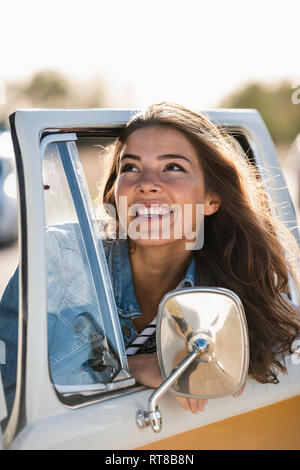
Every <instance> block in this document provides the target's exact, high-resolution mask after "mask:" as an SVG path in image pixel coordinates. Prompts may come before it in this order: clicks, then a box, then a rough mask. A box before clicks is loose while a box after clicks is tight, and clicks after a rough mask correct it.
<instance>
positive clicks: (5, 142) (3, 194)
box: [0, 130, 18, 246]
mask: <svg viewBox="0 0 300 470" xmlns="http://www.w3.org/2000/svg"><path fill="white" fill-rule="evenodd" d="M17 236H18V213H17V188H16V172H15V164H14V152H13V145H12V140H11V136H10V132H8V131H5V130H3V131H2V132H1V131H0V246H3V245H7V244H9V243H12V242H14V241H16V239H17Z"/></svg>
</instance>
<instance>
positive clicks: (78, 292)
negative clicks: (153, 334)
mask: <svg viewBox="0 0 300 470" xmlns="http://www.w3.org/2000/svg"><path fill="white" fill-rule="evenodd" d="M103 245H104V251H105V255H106V260H107V265H108V270H109V273H110V277H111V281H112V286H113V291H114V295H115V301H116V306H117V310H118V314H119V319H120V325H121V330H122V335H123V339H124V344H125V347H126V346H127V345H128V344H129V343H131V341H132V340H133V339H134V338H135V337H136V336H137V334H138V332H137V330H136V328H135V326H134V324H133V321H132V320H133V319H135V318H137V317H139V316H140V315H141V312H140V307H139V305H138V302H137V299H136V295H135V291H134V285H133V279H132V272H131V266H130V261H129V255H128V242H127V240H114V241H110V242H108V241H103ZM46 260H47V301H48V352H49V364H50V372H51V377H52V381H53V382H54V383H55V384H61V385H73V384H76V385H79V384H88V383H98V382H100V383H107V382H109V381H110V380H111V379H112V376H111V375H110V373H111V374H112V372H111V371H112V370H113V369H114V366H115V365H116V362H115V359H116V361H117V358H115V359H114V358H113V357H112V356H110V357H107V361H106V362H107V364H109V366H110V365H111V367H107V369H106V370H105V371H103V368H102V369H100V371H99V369H98V370H97V367H91V364H93V359H94V356H93V342H95V341H96V339H97V338H98V340H99V336H100V338H101V337H102V339H103V341H105V339H104V338H103V330H102V322H101V316H100V315H99V307H98V304H97V298H96V293H95V289H94V287H93V285H94V284H93V281H92V278H91V274H90V270H89V264H88V260H87V257H86V254H85V248H84V245H83V241H82V237H81V233H80V229H79V226H78V224H72V223H68V224H64V225H60V226H53V227H48V228H47V230H46ZM195 279H196V277H195V261H194V260H192V262H191V263H190V266H189V268H188V270H187V272H186V275H185V277H184V279H183V280H182V282H181V283H180V284H179V285H178V287H177V289H179V288H183V287H194V286H195V283H196V281H195ZM104 314H105V312H102V315H104ZM17 331H18V269H17V270H16V272H15V274H14V275H13V277H12V278H11V280H10V281H9V284H8V285H7V287H6V290H5V292H4V294H3V297H2V300H1V303H0V340H2V341H4V342H5V344H6V364H5V365H2V367H1V372H2V379H3V383H4V388H5V394H6V396H7V401H8V403H7V405H8V408H10V406H11V405H12V402H13V396H14V391H15V382H16V364H17V337H18V333H17ZM94 344H95V343H94ZM91 361H92V362H91Z"/></svg>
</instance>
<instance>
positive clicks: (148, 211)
mask: <svg viewBox="0 0 300 470" xmlns="http://www.w3.org/2000/svg"><path fill="white" fill-rule="evenodd" d="M170 212H171V211H170V210H169V209H164V208H161V207H141V208H140V209H137V211H136V215H144V216H147V217H149V216H151V215H167V214H170Z"/></svg>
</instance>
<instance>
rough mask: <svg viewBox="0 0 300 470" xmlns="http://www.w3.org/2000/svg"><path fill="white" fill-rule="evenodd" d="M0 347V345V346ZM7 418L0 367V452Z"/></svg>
mask: <svg viewBox="0 0 300 470" xmlns="http://www.w3.org/2000/svg"><path fill="white" fill-rule="evenodd" d="M0 346H1V345H0ZM6 416H7V409H6V401H5V396H4V390H3V384H2V377H1V365H0V450H3V436H2V426H1V423H2V421H3V420H4V419H5V418H6Z"/></svg>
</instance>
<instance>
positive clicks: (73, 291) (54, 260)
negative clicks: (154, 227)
mask: <svg viewBox="0 0 300 470" xmlns="http://www.w3.org/2000/svg"><path fill="white" fill-rule="evenodd" d="M59 145H60V144H57V143H49V144H48V145H47V146H46V149H45V152H44V155H43V184H44V201H45V241H46V264H47V305H48V353H49V365H50V373H51V378H52V381H53V383H54V385H55V387H56V389H57V391H58V392H59V393H60V395H61V396H63V397H64V399H68V397H73V398H74V396H76V395H77V394H79V395H80V396H81V397H83V396H86V397H88V396H90V395H94V394H97V393H100V394H101V393H105V392H107V391H110V390H113V389H114V387H113V386H112V383H113V384H115V388H118V383H119V379H120V375H121V376H122V377H121V379H122V380H123V382H124V383H123V384H121V385H123V386H125V385H126V379H127V378H128V377H129V374H126V371H124V368H123V367H122V366H124V364H123V363H122V357H120V354H119V353H118V350H117V347H116V343H115V341H116V339H115V336H114V333H113V332H111V331H107V326H106V324H107V320H108V319H107V315H108V314H109V313H108V312H107V311H102V310H101V306H100V303H99V285H97V284H96V283H95V275H94V274H95V273H94V271H93V270H94V269H95V266H93V263H92V262H91V257H90V255H89V248H90V247H89V246H88V244H89V243H90V241H89V239H88V237H87V233H86V231H85V230H83V226H82V225H81V221H82V218H84V217H86V216H87V214H86V213H85V214H82V213H81V216H79V212H80V211H81V212H82V210H83V209H82V208H79V206H78V204H77V205H76V202H74V201H75V199H74V197H75V198H76V197H77V196H76V191H78V190H79V189H78V188H79V186H80V184H81V183H80V182H79V183H78V182H77V181H76V178H75V177H74V178H73V179H72V181H71V183H72V185H73V187H72V189H71V188H70V180H69V179H68V178H70V176H69V177H68V178H67V176H66V173H65V166H64V165H63V162H62V152H61V150H60V147H59ZM77 164H78V165H79V163H78V162H77ZM76 171H78V175H79V174H81V167H80V166H78V167H77V169H76ZM81 177H82V174H81ZM81 181H82V180H81ZM74 185H75V186H74ZM81 190H82V191H85V188H81ZM85 196H87V195H85ZM88 198H89V196H87V199H88ZM80 217H81V219H80ZM100 242H101V240H100ZM101 243H102V242H101ZM92 261H95V260H92ZM96 267H97V266H96ZM103 296H104V294H103ZM100 300H101V299H100ZM124 379H125V381H124ZM119 385H120V384H119Z"/></svg>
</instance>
